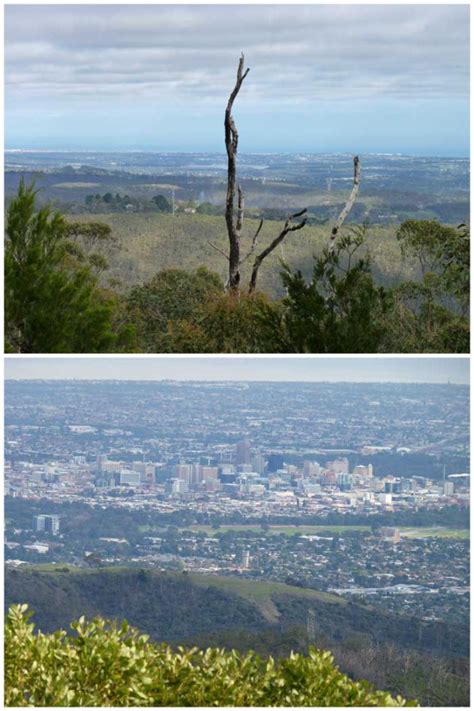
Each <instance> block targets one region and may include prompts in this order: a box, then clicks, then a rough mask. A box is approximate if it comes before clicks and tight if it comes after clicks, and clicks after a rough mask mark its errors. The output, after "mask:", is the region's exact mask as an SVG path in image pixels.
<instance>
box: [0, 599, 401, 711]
mask: <svg viewBox="0 0 474 711" xmlns="http://www.w3.org/2000/svg"><path fill="white" fill-rule="evenodd" d="M30 616H31V613H30V612H28V609H27V606H26V605H15V606H12V607H11V608H10V610H9V612H8V616H7V622H6V627H5V703H6V705H7V706H33V707H34V706H404V705H407V704H406V702H405V701H404V700H403V699H402V698H401V697H397V698H396V699H394V698H392V697H391V696H390V695H389V694H388V693H386V692H381V691H374V690H372V688H371V687H370V686H369V684H368V683H367V682H364V681H361V682H354V681H351V680H350V679H349V678H348V677H346V676H345V675H344V674H341V672H339V670H338V669H337V668H336V667H335V666H334V664H333V658H332V656H331V654H330V653H329V652H322V651H318V650H316V649H311V650H310V653H309V655H308V656H307V657H303V656H301V655H299V654H293V653H292V654H290V656H289V657H287V658H284V659H282V660H280V661H278V662H276V661H274V660H273V659H272V658H271V657H270V658H268V659H262V658H260V657H258V656H257V655H256V654H254V653H249V654H246V655H241V654H239V653H237V652H235V651H232V652H224V651H223V650H221V649H207V650H206V651H199V650H198V649H196V648H192V649H184V648H182V647H179V648H178V649H177V651H173V650H172V649H171V648H170V647H168V646H166V645H160V646H159V645H155V644H152V643H150V642H149V640H148V637H147V636H146V635H141V634H140V633H139V632H138V631H136V630H134V629H133V628H131V627H129V626H128V625H127V623H126V622H123V623H122V624H121V625H117V624H115V623H112V622H107V621H105V620H103V619H100V618H96V619H95V620H93V621H92V622H86V621H85V620H84V618H81V619H80V620H78V622H75V623H73V625H72V629H73V631H74V633H75V636H71V637H68V636H67V635H66V632H64V631H58V632H55V633H54V634H47V635H45V634H42V633H38V634H36V635H35V633H34V625H33V624H32V623H30V622H29V618H30ZM408 705H415V704H414V703H413V702H412V703H410V704H408Z"/></svg>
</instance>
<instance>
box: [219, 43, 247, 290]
mask: <svg viewBox="0 0 474 711" xmlns="http://www.w3.org/2000/svg"><path fill="white" fill-rule="evenodd" d="M249 71H250V70H249V69H246V70H245V71H244V55H243V54H242V55H241V57H240V60H239V66H238V69H237V79H236V82H235V86H234V88H233V90H232V93H231V95H230V96H229V101H228V102H227V107H226V110H225V120H224V126H225V147H226V150H227V196H226V203H225V221H226V225H227V234H228V237H229V279H228V282H227V287H228V289H230V290H235V289H238V288H239V283H240V234H241V230H242V223H243V218H244V196H243V192H242V190H241V188H240V186H239V187H238V208H237V210H238V211H237V219H235V216H234V203H235V183H236V173H237V158H236V157H237V148H238V145H239V134H238V132H237V128H236V125H235V123H234V119H233V118H232V107H233V104H234V101H235V99H236V97H237V94H238V93H239V91H240V87H241V86H242V83H243V81H244V79H245V77H246V76H247V74H248V73H249Z"/></svg>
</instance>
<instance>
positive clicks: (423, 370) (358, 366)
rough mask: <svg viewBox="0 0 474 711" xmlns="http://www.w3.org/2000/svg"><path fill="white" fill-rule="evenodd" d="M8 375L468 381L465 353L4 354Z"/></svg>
mask: <svg viewBox="0 0 474 711" xmlns="http://www.w3.org/2000/svg"><path fill="white" fill-rule="evenodd" d="M5 377H6V378H7V379H15V380H16V379H20V380H24V379H26V380H30V379H33V380H34V379H38V378H39V379H45V380H49V379H56V380H57V379H59V380H62V379H70V378H73V379H86V380H87V379H90V380H101V379H104V380H211V381H215V380H240V381H242V380H243V381H255V380H264V381H271V380H275V381H285V382H288V381H297V382H304V381H309V382H313V381H325V382H328V381H332V382H342V381H344V382H395V383H410V382H423V383H447V382H448V380H449V381H450V382H451V383H458V384H467V383H468V382H469V359H468V358H430V357H423V358H412V357H407V358H402V357H398V358H385V357H384V358H380V357H360V358H358V357H354V356H352V357H351V358H345V357H342V358H339V357H335V356H329V357H318V358H315V357H313V356H308V357H306V356H302V357H297V358H287V357H284V356H283V357H273V358H268V357H238V356H232V357H225V356H224V357H222V356H212V357H196V356H193V357H192V358H189V357H186V356H184V357H183V356H181V357H180V356H170V357H166V356H165V357H163V356H161V357H159V356H157V357H153V358H142V357H140V356H137V357H133V358H130V357H127V356H124V357H113V358H110V357H107V356H100V357H99V358H90V357H85V358H74V357H73V358H69V357H66V358H61V357H59V358H58V357H50V358H38V357H36V356H35V357H25V356H22V357H7V358H5Z"/></svg>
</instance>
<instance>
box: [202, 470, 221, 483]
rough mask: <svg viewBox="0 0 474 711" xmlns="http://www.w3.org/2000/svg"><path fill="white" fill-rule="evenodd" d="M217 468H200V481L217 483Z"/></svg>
mask: <svg viewBox="0 0 474 711" xmlns="http://www.w3.org/2000/svg"><path fill="white" fill-rule="evenodd" d="M218 471H219V470H218V468H217V467H201V478H202V481H217V474H218Z"/></svg>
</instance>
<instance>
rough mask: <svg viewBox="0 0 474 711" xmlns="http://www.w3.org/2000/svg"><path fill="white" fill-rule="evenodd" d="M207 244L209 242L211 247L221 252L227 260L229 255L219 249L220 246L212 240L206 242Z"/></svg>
mask: <svg viewBox="0 0 474 711" xmlns="http://www.w3.org/2000/svg"><path fill="white" fill-rule="evenodd" d="M208 244H210V245H211V247H213V248H214V249H215V250H216V252H219V253H220V254H223V255H224V257H225V258H226V259H227V260H229V255H228V254H226V253H225V252H224V251H223V250H222V249H220V247H218V246H217V245H216V244H214V243H213V242H208Z"/></svg>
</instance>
